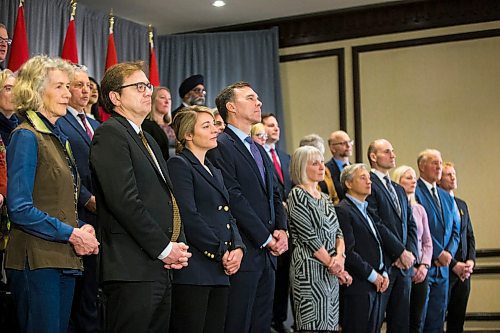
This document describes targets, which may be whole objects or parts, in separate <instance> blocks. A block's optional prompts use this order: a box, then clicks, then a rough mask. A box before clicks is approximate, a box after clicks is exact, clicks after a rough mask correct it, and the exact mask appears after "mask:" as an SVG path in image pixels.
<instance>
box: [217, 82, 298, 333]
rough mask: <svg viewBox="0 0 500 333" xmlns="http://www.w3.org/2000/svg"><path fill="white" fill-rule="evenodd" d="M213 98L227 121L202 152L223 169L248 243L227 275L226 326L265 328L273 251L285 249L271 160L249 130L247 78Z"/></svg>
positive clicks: (231, 331) (254, 99)
mask: <svg viewBox="0 0 500 333" xmlns="http://www.w3.org/2000/svg"><path fill="white" fill-rule="evenodd" d="M215 103H216V104H217V109H218V110H219V112H220V114H221V116H222V118H224V120H225V121H226V123H227V126H226V128H225V130H224V132H223V133H220V134H219V136H218V138H217V142H218V146H217V148H215V149H213V150H211V151H209V152H208V155H207V156H208V158H209V159H210V160H211V161H212V163H214V164H215V166H216V167H218V168H219V169H221V171H222V175H223V178H224V184H225V185H226V188H227V189H228V191H229V198H230V199H229V204H230V206H231V210H232V213H233V216H234V217H235V219H236V223H237V225H238V229H239V231H240V234H241V236H242V239H243V242H244V244H245V245H246V248H247V251H246V253H245V256H244V257H243V261H242V263H241V268H240V271H239V273H238V274H236V275H234V276H231V287H230V289H229V307H228V313H227V317H226V328H225V331H226V332H228V333H236V332H237V333H246V332H259V333H260V332H269V330H270V326H271V319H272V305H273V295H274V280H275V270H276V256H279V255H281V254H283V253H284V252H285V251H286V250H287V249H288V237H287V234H286V216H285V213H284V210H283V204H282V201H281V195H280V193H279V190H278V186H277V184H275V181H274V177H273V165H272V164H271V161H270V159H269V158H267V156H266V152H265V150H264V148H262V146H260V145H258V144H256V143H255V142H253V140H251V139H250V136H249V134H250V129H251V127H252V125H253V124H255V123H258V122H259V121H260V120H261V119H260V118H261V106H262V103H261V101H260V100H259V98H258V96H257V94H256V93H255V91H254V90H253V89H252V88H251V87H250V85H249V84H248V83H246V82H238V83H235V84H233V85H230V86H228V87H226V88H225V89H223V90H222V91H221V92H220V93H219V95H218V96H217V98H216V100H215Z"/></svg>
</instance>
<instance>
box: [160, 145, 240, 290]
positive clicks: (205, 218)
mask: <svg viewBox="0 0 500 333" xmlns="http://www.w3.org/2000/svg"><path fill="white" fill-rule="evenodd" d="M205 164H206V166H207V167H208V168H209V169H210V172H211V173H212V175H210V174H209V173H208V171H207V170H206V169H205V167H204V166H203V165H202V164H201V163H200V162H199V161H198V159H197V158H196V157H195V156H194V155H193V153H191V151H189V150H188V149H184V150H183V151H182V152H181V153H180V154H179V155H177V156H174V157H172V158H171V159H169V160H168V163H167V165H168V171H169V173H170V175H171V177H172V183H173V185H174V195H175V198H176V200H177V204H178V205H179V210H180V213H181V217H182V221H183V227H184V234H185V236H186V240H187V244H188V245H189V251H190V252H191V253H192V254H193V256H192V257H191V258H190V259H189V266H188V267H186V268H183V269H181V270H179V271H174V283H179V284H191V285H229V276H227V275H226V274H225V273H224V269H223V266H222V262H221V260H222V256H223V255H224V253H225V252H226V251H228V250H232V249H234V248H238V247H239V248H243V250H244V249H245V246H244V245H243V241H242V240H241V236H240V234H239V232H238V227H237V226H236V222H235V220H234V219H233V217H232V215H231V212H230V210H229V193H228V192H227V190H226V188H225V187H224V180H223V179H222V173H221V172H220V170H219V169H217V168H215V167H214V166H213V165H212V163H210V161H208V160H205Z"/></svg>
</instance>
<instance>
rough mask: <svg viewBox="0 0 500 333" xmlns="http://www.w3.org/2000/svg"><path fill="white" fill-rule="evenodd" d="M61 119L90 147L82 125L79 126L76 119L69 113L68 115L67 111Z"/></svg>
mask: <svg viewBox="0 0 500 333" xmlns="http://www.w3.org/2000/svg"><path fill="white" fill-rule="evenodd" d="M62 119H64V120H66V121H67V122H68V124H69V125H70V126H71V127H73V128H74V129H75V131H76V132H77V133H78V134H80V136H81V137H82V138H83V140H84V141H85V142H86V143H87V144H88V145H89V146H90V138H89V136H88V135H87V132H85V130H84V129H83V127H82V125H80V123H79V122H78V120H76V118H75V117H74V116H73V115H72V114H71V113H69V111H68V112H67V114H66V115H65V116H64V117H62Z"/></svg>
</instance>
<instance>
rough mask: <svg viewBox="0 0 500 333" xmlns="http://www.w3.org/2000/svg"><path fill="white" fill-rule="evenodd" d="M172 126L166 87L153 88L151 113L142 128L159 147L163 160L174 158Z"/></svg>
mask: <svg viewBox="0 0 500 333" xmlns="http://www.w3.org/2000/svg"><path fill="white" fill-rule="evenodd" d="M171 124H172V98H171V96H170V90H169V89H168V88H167V87H155V88H154V89H153V94H152V95H151V112H150V113H149V115H148V117H147V118H146V119H144V122H143V123H142V128H143V129H144V130H145V131H146V132H148V133H149V134H151V136H152V137H153V138H154V139H155V141H156V143H158V145H159V146H160V149H161V152H162V154H163V158H164V159H165V161H166V160H168V159H169V158H170V157H172V156H175V141H176V139H175V132H174V130H173V129H172V127H171Z"/></svg>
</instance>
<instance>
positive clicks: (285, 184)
mask: <svg viewBox="0 0 500 333" xmlns="http://www.w3.org/2000/svg"><path fill="white" fill-rule="evenodd" d="M262 124H264V128H265V129H266V134H267V140H266V143H265V144H264V150H265V151H266V153H267V156H268V157H269V158H270V159H271V162H272V163H273V166H274V168H273V171H274V179H275V181H276V183H277V184H278V187H279V189H280V193H281V200H282V201H283V205H284V206H285V207H286V200H287V198H288V194H289V193H290V190H291V189H292V180H291V178H290V155H288V154H287V153H286V152H285V151H283V150H281V149H279V148H278V147H277V146H276V144H277V143H278V141H279V139H280V127H279V124H278V120H277V119H276V116H275V115H274V114H272V113H263V114H262ZM290 260H291V251H287V252H285V253H283V254H282V255H281V256H279V257H278V267H277V269H276V283H275V286H274V304H273V323H272V327H273V329H274V330H275V331H276V332H278V333H283V332H287V329H286V328H285V326H284V324H283V323H284V322H285V321H286V317H287V314H288V295H289V289H290V282H289V280H290V279H289V275H290Z"/></svg>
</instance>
